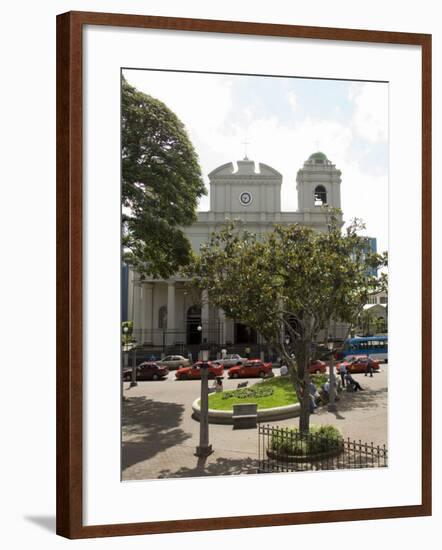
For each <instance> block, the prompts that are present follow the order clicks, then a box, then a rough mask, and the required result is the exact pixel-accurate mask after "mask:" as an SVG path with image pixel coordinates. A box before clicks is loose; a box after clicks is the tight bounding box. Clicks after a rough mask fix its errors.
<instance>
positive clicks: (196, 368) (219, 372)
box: [175, 361, 224, 380]
mask: <svg viewBox="0 0 442 550" xmlns="http://www.w3.org/2000/svg"><path fill="white" fill-rule="evenodd" d="M207 364H208V365H209V367H208V372H209V378H216V377H222V376H224V367H223V366H222V365H217V364H216V363H213V362H212V361H208V362H207ZM201 365H202V361H197V362H196V363H194V364H193V365H192V366H191V367H181V368H180V369H178V370H177V371H176V373H175V376H176V378H177V380H200V379H201Z"/></svg>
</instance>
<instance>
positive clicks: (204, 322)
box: [201, 290, 210, 343]
mask: <svg viewBox="0 0 442 550" xmlns="http://www.w3.org/2000/svg"><path fill="white" fill-rule="evenodd" d="M209 326H210V325H209V293H208V291H207V290H203V291H202V293H201V328H202V333H201V337H202V343H206V342H209V341H210V335H209Z"/></svg>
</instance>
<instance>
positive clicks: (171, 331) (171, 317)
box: [167, 281, 176, 346]
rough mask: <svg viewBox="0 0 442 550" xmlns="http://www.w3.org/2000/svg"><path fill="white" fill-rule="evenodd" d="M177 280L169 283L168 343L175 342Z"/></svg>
mask: <svg viewBox="0 0 442 550" xmlns="http://www.w3.org/2000/svg"><path fill="white" fill-rule="evenodd" d="M175 329H176V326H175V281H168V283H167V345H169V346H171V345H173V344H174V343H175Z"/></svg>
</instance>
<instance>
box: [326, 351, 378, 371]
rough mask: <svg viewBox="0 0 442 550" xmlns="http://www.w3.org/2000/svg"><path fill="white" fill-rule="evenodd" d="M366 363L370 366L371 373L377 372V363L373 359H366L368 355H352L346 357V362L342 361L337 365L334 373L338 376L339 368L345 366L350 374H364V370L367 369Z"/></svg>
mask: <svg viewBox="0 0 442 550" xmlns="http://www.w3.org/2000/svg"><path fill="white" fill-rule="evenodd" d="M367 363H370V364H371V368H372V369H373V372H375V371H377V370H379V361H375V360H374V359H371V358H370V357H368V355H354V356H350V357H347V359H346V361H343V362H341V363H338V365H337V366H336V372H337V373H338V374H339V367H340V366H341V365H345V367H346V368H347V371H348V372H350V373H351V374H353V373H355V372H356V373H360V372H363V373H365V369H366V368H367Z"/></svg>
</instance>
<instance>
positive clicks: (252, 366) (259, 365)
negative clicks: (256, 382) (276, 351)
mask: <svg viewBox="0 0 442 550" xmlns="http://www.w3.org/2000/svg"><path fill="white" fill-rule="evenodd" d="M227 374H228V376H229V378H256V377H260V378H265V377H266V376H269V375H271V374H273V371H272V363H263V362H262V361H261V359H251V360H250V361H245V362H244V363H242V364H241V365H236V366H234V367H230V369H229V370H228V372H227Z"/></svg>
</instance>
